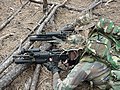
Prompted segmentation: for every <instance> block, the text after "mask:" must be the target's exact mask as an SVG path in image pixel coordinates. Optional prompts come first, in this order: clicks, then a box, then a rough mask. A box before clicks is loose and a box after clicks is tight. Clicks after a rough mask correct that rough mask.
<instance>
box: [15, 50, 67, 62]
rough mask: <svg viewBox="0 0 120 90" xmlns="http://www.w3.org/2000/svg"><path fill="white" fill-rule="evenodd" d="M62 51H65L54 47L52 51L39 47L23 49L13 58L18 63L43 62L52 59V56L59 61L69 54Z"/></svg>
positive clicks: (55, 60)
mask: <svg viewBox="0 0 120 90" xmlns="http://www.w3.org/2000/svg"><path fill="white" fill-rule="evenodd" d="M62 52H63V51H60V50H58V49H53V50H51V51H41V50H40V49H38V48H36V49H28V50H25V49H22V50H21V53H20V54H19V55H14V56H13V59H14V60H15V63H16V64H25V63H26V64H27V63H29V64H33V63H35V64H43V63H46V62H48V61H50V58H52V61H53V62H55V63H58V62H59V61H60V60H61V61H63V60H66V59H67V58H68V55H67V54H65V53H62Z"/></svg>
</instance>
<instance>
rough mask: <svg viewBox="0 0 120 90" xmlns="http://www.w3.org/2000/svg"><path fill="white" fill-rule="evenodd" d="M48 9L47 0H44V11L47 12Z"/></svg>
mask: <svg viewBox="0 0 120 90" xmlns="http://www.w3.org/2000/svg"><path fill="white" fill-rule="evenodd" d="M47 9H48V4H47V0H43V13H46V12H47Z"/></svg>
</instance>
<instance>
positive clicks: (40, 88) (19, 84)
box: [0, 0, 120, 90]
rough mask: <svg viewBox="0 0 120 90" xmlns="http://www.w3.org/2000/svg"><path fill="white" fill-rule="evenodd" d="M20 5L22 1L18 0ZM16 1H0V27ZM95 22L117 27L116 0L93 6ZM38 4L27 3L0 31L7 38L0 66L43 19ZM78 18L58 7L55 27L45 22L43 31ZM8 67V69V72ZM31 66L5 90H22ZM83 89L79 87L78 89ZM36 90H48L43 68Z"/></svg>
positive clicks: (79, 2) (82, 1)
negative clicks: (98, 20) (97, 20)
mask: <svg viewBox="0 0 120 90" xmlns="http://www.w3.org/2000/svg"><path fill="white" fill-rule="evenodd" d="M21 1H22V4H23V3H25V1H26V0H21ZM48 2H57V3H61V2H63V0H48ZM92 2H93V0H70V1H69V3H68V4H67V5H70V6H75V7H77V8H78V9H79V8H86V7H87V6H88V5H89V4H90V3H92ZM22 4H21V3H20V0H0V25H1V24H2V23H3V22H4V21H5V20H6V19H7V18H8V17H9V16H10V15H11V14H12V13H13V12H15V11H16V10H17V9H18V8H19V7H20V6H21V5H22ZM93 13H94V16H95V17H96V19H99V18H100V17H105V18H108V19H111V20H112V21H114V22H115V24H116V25H119V24H120V0H114V1H113V2H110V3H109V4H108V5H105V3H103V4H101V5H99V6H97V7H96V8H95V9H94V10H93ZM43 15H44V14H43V11H42V4H36V3H33V2H31V3H29V4H27V5H26V6H25V8H23V9H22V10H21V12H19V13H18V15H17V16H15V18H14V19H13V20H12V21H11V22H10V23H9V24H8V25H7V26H6V27H5V28H4V29H2V30H1V31H0V38H1V37H3V36H5V35H8V37H6V38H4V39H2V40H0V63H1V62H3V61H4V60H5V58H6V57H7V56H9V55H10V54H11V52H13V50H14V48H15V47H16V46H17V45H19V44H20V40H21V39H24V38H25V36H26V35H27V34H28V33H29V32H30V31H31V30H32V29H33V27H35V25H36V24H37V22H38V20H39V19H40V18H42V17H43ZM80 15H81V13H80V12H78V11H73V10H68V9H66V8H59V9H58V10H57V12H56V15H55V19H54V20H55V24H53V23H49V24H48V25H47V26H46V27H45V28H44V29H45V30H47V29H49V30H50V29H55V30H57V29H59V28H60V27H62V26H63V25H65V24H67V23H68V24H69V23H72V22H73V21H74V20H75V19H77V18H79V17H80ZM12 68H13V67H12V66H11V67H10V68H9V69H8V70H10V69H12ZM34 69H35V65H32V66H31V67H30V68H29V69H27V70H25V71H24V72H23V73H22V74H20V75H19V76H18V77H17V78H16V79H15V80H14V81H13V82H12V83H11V84H10V85H9V86H7V87H6V88H5V90H25V84H26V83H27V82H28V81H29V80H31V79H32V77H33V73H34ZM82 87H83V88H82ZM81 89H82V90H87V88H86V85H82V86H81ZM37 90H52V75H51V73H50V72H48V71H47V70H46V69H45V68H42V70H41V72H40V78H39V80H38V85H37Z"/></svg>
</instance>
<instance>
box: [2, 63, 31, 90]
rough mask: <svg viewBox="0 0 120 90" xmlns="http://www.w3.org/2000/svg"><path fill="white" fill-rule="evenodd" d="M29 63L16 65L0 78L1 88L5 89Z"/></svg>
mask: <svg viewBox="0 0 120 90" xmlns="http://www.w3.org/2000/svg"><path fill="white" fill-rule="evenodd" d="M28 66H29V65H25V64H24V65H16V66H15V67H13V69H12V70H11V71H10V72H8V73H7V74H6V75H4V76H3V77H2V78H1V79H0V89H1V90H3V89H4V88H5V86H8V85H9V84H10V83H11V82H12V81H13V80H14V79H15V78H16V77H17V76H19V75H20V74H21V73H22V72H23V71H24V70H25V69H27V68H28Z"/></svg>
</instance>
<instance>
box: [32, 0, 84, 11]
mask: <svg viewBox="0 0 120 90" xmlns="http://www.w3.org/2000/svg"><path fill="white" fill-rule="evenodd" d="M30 1H31V2H34V3H37V4H43V2H42V1H35V0H30ZM53 4H55V5H58V4H59V3H57V2H48V5H53ZM62 8H66V9H68V10H73V11H78V12H81V11H82V10H83V9H84V8H79V9H78V8H77V7H75V6H69V5H63V6H62Z"/></svg>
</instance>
